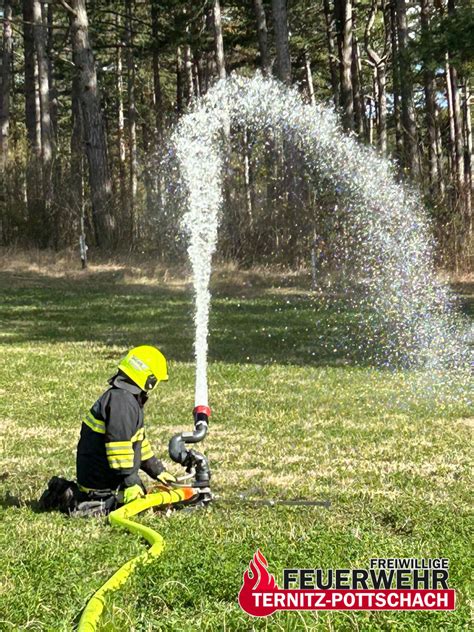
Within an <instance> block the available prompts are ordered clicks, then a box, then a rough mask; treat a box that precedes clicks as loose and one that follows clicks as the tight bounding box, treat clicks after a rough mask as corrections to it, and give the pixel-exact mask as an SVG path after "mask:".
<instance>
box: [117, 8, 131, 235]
mask: <svg viewBox="0 0 474 632" xmlns="http://www.w3.org/2000/svg"><path fill="white" fill-rule="evenodd" d="M115 24H116V27H117V32H119V33H120V30H121V18H120V16H119V15H117V16H116V20H115ZM116 76H117V144H118V159H119V180H120V206H121V212H122V217H123V223H125V221H126V220H125V218H126V217H127V215H128V205H127V174H126V160H127V150H126V147H125V116H124V107H123V62H122V42H121V38H120V41H119V43H118V46H117V53H116Z"/></svg>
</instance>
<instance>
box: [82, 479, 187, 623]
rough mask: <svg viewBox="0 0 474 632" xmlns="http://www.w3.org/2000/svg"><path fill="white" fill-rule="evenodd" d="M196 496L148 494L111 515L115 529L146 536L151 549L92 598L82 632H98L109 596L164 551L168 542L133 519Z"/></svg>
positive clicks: (172, 491) (176, 492)
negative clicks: (141, 514) (98, 625)
mask: <svg viewBox="0 0 474 632" xmlns="http://www.w3.org/2000/svg"><path fill="white" fill-rule="evenodd" d="M195 495H196V491H195V490H194V489H193V488H191V487H178V488H175V489H167V488H166V489H165V488H164V489H163V490H162V491H159V492H157V493H154V494H148V495H147V496H145V497H144V498H138V499H137V500H134V501H133V502H131V503H128V505H123V506H122V507H120V508H119V509H116V510H115V511H112V512H111V513H110V514H109V522H110V524H111V525H112V526H116V527H121V528H124V529H128V530H129V531H130V532H131V533H135V534H137V535H139V536H142V537H143V538H145V540H147V541H148V542H149V544H151V547H150V548H149V549H148V550H147V551H145V552H144V553H141V554H140V555H137V557H134V558H132V559H131V560H129V561H128V562H126V563H125V564H124V565H123V566H121V567H120V568H119V569H118V571H116V572H115V573H114V574H113V575H112V577H111V578H110V579H108V580H107V581H106V582H105V584H104V585H103V586H102V587H101V588H99V590H98V591H97V592H96V593H95V594H94V595H93V596H92V597H91V599H90V601H89V603H88V604H87V605H86V607H85V608H84V611H83V613H82V616H81V619H80V621H79V626H78V632H95V630H96V628H97V624H98V621H99V619H100V615H101V614H102V611H103V610H104V606H105V598H106V595H107V593H110V592H113V591H115V590H117V589H118V588H120V586H122V584H124V583H125V582H126V581H127V579H128V577H129V576H130V575H131V574H132V573H133V571H134V570H135V568H136V567H137V565H139V564H149V563H150V562H152V561H153V559H155V558H156V557H158V556H159V555H160V554H161V552H162V551H163V548H164V540H163V538H162V536H161V535H160V534H159V533H157V532H156V531H153V529H151V528H150V527H147V526H145V525H142V524H139V523H138V522H134V521H133V520H130V518H131V517H132V516H136V515H137V514H139V513H141V512H142V511H145V510H146V509H150V508H151V507H160V506H167V505H173V504H176V503H181V502H186V501H189V500H191V499H192V498H194V496H195Z"/></svg>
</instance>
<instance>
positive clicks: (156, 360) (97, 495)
mask: <svg viewBox="0 0 474 632" xmlns="http://www.w3.org/2000/svg"><path fill="white" fill-rule="evenodd" d="M166 380H168V370H167V364H166V359H165V357H164V355H163V354H162V353H161V352H160V351H159V350H158V349H156V348H155V347H150V346H140V347H135V348H134V349H132V350H131V351H129V353H128V354H127V355H126V356H125V357H124V358H123V359H122V360H121V362H120V364H119V365H118V371H117V373H116V374H115V375H114V376H113V377H111V378H110V380H109V384H110V387H109V388H108V389H107V390H106V391H105V392H104V393H103V394H102V395H101V396H100V397H99V399H98V400H97V401H96V402H95V404H94V405H93V406H92V408H91V409H90V411H89V412H88V413H87V415H86V416H85V418H84V420H83V422H82V427H81V436H80V439H79V444H78V446H77V458H76V470H77V484H78V487H79V490H80V492H81V494H82V498H81V501H82V502H87V501H88V500H90V501H92V502H95V501H97V500H100V501H101V502H102V503H105V508H106V509H107V510H111V509H113V508H115V506H116V505H117V504H118V503H129V502H131V501H132V500H135V499H136V498H139V497H140V496H143V495H144V494H145V493H146V490H145V487H144V485H143V482H142V480H141V478H140V476H139V470H143V471H144V472H145V473H146V474H148V475H149V476H150V477H151V478H153V479H155V480H157V481H159V482H160V483H162V484H164V485H168V484H169V483H171V482H174V481H176V478H175V477H174V476H173V475H172V474H170V473H169V472H167V471H166V470H165V468H164V466H163V464H162V463H161V461H159V460H158V459H157V458H156V456H155V455H154V453H153V450H152V447H151V445H150V442H149V441H148V438H147V436H146V430H145V426H144V423H143V412H144V411H143V409H144V406H145V403H146V401H147V399H148V396H149V393H150V392H151V391H152V390H153V389H154V388H155V387H156V385H157V384H158V383H159V382H163V381H166ZM86 496H87V498H86Z"/></svg>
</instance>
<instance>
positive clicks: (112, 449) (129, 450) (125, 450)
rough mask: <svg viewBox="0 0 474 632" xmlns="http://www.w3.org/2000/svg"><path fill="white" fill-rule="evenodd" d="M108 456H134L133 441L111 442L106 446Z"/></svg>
mask: <svg viewBox="0 0 474 632" xmlns="http://www.w3.org/2000/svg"><path fill="white" fill-rule="evenodd" d="M105 451H106V452H107V454H132V455H133V446H132V442H131V441H110V442H109V443H106V444H105Z"/></svg>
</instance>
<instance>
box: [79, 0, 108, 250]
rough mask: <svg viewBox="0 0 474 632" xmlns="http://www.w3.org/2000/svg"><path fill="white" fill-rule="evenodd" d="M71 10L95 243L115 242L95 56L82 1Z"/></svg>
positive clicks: (105, 140)
mask: <svg viewBox="0 0 474 632" xmlns="http://www.w3.org/2000/svg"><path fill="white" fill-rule="evenodd" d="M70 4H71V7H72V13H71V12H70V16H69V17H70V24H71V39H72V51H73V62H74V66H75V69H76V73H77V74H78V78H79V96H80V102H81V111H82V119H83V124H84V142H85V147H86V154H87V162H88V165H89V184H90V190H91V202H92V219H93V223H94V233H95V241H96V243H97V245H98V246H110V245H112V244H113V243H114V241H115V240H114V237H115V234H114V233H115V220H114V216H113V214H112V182H111V179H110V171H109V162H108V155H107V138H106V134H105V124H104V117H103V113H102V109H101V104H100V93H99V87H98V85H97V72H96V68H95V59H94V54H93V52H92V48H91V44H90V40H89V21H88V18H87V11H86V2H85V0H71V1H70Z"/></svg>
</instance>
